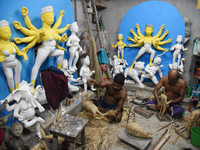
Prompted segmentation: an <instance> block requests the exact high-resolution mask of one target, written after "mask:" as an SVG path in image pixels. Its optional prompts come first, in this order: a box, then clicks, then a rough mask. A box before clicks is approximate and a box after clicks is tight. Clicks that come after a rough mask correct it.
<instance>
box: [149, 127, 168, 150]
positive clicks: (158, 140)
mask: <svg viewBox="0 0 200 150" xmlns="http://www.w3.org/2000/svg"><path fill="white" fill-rule="evenodd" d="M167 131H168V129H165V131H164V132H163V134H161V136H160V137H159V138H158V139H157V141H156V142H155V144H154V145H153V147H152V148H151V150H153V149H154V148H155V147H156V145H157V144H158V143H159V142H160V140H161V139H162V138H163V136H164V135H165V133H166V132H167Z"/></svg>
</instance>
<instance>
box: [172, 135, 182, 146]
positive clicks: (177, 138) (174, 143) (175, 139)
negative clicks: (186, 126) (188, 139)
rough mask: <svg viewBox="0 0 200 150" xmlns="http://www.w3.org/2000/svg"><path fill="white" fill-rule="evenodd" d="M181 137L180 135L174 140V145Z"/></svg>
mask: <svg viewBox="0 0 200 150" xmlns="http://www.w3.org/2000/svg"><path fill="white" fill-rule="evenodd" d="M179 137H180V134H179V135H178V136H177V137H176V139H175V140H174V142H173V143H172V144H175V143H176V141H177V140H178V138H179Z"/></svg>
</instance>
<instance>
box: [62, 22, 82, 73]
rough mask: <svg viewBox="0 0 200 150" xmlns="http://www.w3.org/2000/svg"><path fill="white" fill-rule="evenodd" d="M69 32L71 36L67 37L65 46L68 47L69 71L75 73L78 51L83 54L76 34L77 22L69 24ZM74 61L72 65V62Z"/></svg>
mask: <svg viewBox="0 0 200 150" xmlns="http://www.w3.org/2000/svg"><path fill="white" fill-rule="evenodd" d="M70 30H71V35H70V36H69V39H68V41H67V44H66V45H67V46H68V47H69V56H70V58H69V70H70V71H71V72H75V71H76V70H77V68H76V63H77V61H78V58H79V50H80V51H81V52H83V49H82V48H81V46H80V45H79V42H80V39H79V38H78V37H77V35H76V34H77V32H78V24H77V22H74V23H72V24H71V27H70ZM73 59H74V62H73V65H72V61H73Z"/></svg>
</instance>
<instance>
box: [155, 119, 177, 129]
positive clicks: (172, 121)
mask: <svg viewBox="0 0 200 150" xmlns="http://www.w3.org/2000/svg"><path fill="white" fill-rule="evenodd" d="M177 121H178V120H175V121H171V122H170V123H168V124H166V125H164V126H162V127H161V128H160V129H158V130H157V131H160V130H161V129H163V128H165V127H167V126H168V125H170V124H172V123H174V122H177Z"/></svg>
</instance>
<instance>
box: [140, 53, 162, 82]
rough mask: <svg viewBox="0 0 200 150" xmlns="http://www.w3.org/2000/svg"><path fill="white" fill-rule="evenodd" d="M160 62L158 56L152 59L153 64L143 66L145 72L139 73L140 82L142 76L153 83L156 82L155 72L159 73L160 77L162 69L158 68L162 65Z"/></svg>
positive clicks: (142, 78) (142, 79)
mask: <svg viewBox="0 0 200 150" xmlns="http://www.w3.org/2000/svg"><path fill="white" fill-rule="evenodd" d="M160 63H161V58H160V57H156V58H155V59H154V62H153V65H152V66H150V65H149V64H148V65H147V66H146V67H145V73H143V74H142V75H141V79H140V80H141V82H143V81H144V78H150V79H151V80H152V82H153V83H154V84H157V83H158V79H157V77H156V72H158V73H159V76H160V78H162V76H163V75H162V71H161V69H160V68H162V67H163V65H161V66H159V64H160Z"/></svg>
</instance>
